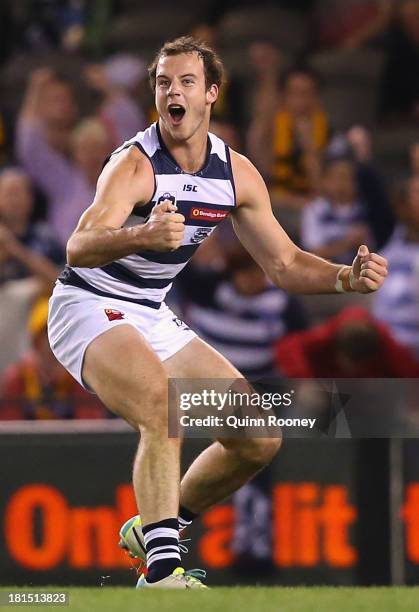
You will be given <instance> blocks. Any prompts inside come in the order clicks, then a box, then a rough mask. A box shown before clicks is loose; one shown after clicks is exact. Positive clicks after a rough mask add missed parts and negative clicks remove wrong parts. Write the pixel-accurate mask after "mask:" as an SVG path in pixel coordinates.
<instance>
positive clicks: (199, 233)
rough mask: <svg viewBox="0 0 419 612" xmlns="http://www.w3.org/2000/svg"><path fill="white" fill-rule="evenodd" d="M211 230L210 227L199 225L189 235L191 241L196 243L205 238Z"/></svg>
mask: <svg viewBox="0 0 419 612" xmlns="http://www.w3.org/2000/svg"><path fill="white" fill-rule="evenodd" d="M211 232H212V227H199V228H198V229H197V230H196V232H195V233H194V234H193V235H192V237H191V242H193V243H194V244H198V243H199V242H202V241H203V240H205V238H206V237H207V236H209V235H210V234H211Z"/></svg>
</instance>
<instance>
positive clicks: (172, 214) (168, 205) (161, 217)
mask: <svg viewBox="0 0 419 612" xmlns="http://www.w3.org/2000/svg"><path fill="white" fill-rule="evenodd" d="M176 210H177V207H176V205H175V204H173V203H172V202H171V201H170V200H164V201H163V202H161V203H160V204H156V205H155V207H154V208H153V210H152V212H151V215H150V217H149V219H148V221H147V222H146V223H145V224H144V225H142V226H140V227H139V232H141V239H142V240H144V241H145V242H146V244H147V249H150V250H151V251H174V250H176V249H178V248H179V247H180V245H181V244H182V242H183V234H184V232H185V217H184V216H183V215H181V214H180V213H177V212H176Z"/></svg>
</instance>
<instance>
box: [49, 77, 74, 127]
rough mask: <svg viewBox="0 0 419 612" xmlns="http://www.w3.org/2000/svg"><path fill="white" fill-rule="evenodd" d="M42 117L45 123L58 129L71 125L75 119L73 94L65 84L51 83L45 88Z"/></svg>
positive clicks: (59, 82)
mask: <svg viewBox="0 0 419 612" xmlns="http://www.w3.org/2000/svg"><path fill="white" fill-rule="evenodd" d="M42 104H43V109H42V112H43V116H44V119H45V121H47V123H50V124H52V125H56V126H59V127H68V126H70V125H72V123H73V122H74V120H75V117H76V103H75V100H74V94H73V92H72V90H71V89H70V87H69V86H68V85H67V84H66V83H62V82H61V81H51V83H48V84H47V85H46V86H45V89H44V97H43V100H42Z"/></svg>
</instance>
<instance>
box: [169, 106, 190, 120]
mask: <svg viewBox="0 0 419 612" xmlns="http://www.w3.org/2000/svg"><path fill="white" fill-rule="evenodd" d="M168 110H169V115H170V117H171V118H172V121H173V123H174V124H175V125H179V123H181V121H182V119H183V117H184V115H185V112H186V110H185V109H184V108H183V106H181V105H180V104H170V105H169V109H168Z"/></svg>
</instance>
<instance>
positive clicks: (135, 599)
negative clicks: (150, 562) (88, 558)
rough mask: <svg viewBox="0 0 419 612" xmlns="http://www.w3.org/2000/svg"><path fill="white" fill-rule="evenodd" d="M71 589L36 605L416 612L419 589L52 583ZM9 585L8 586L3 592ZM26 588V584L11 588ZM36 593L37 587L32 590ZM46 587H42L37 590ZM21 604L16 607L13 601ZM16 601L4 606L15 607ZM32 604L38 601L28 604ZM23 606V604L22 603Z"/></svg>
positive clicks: (188, 611)
mask: <svg viewBox="0 0 419 612" xmlns="http://www.w3.org/2000/svg"><path fill="white" fill-rule="evenodd" d="M47 589H48V590H49V591H54V592H59V591H60V590H62V591H66V592H68V593H69V594H70V605H69V606H41V605H37V606H35V608H32V609H36V610H50V611H51V609H54V610H57V609H58V608H61V609H62V610H63V612H65V610H68V611H69V612H119V611H121V612H131V611H132V612H134V611H136V612H149V611H150V612H154V611H156V612H192V611H193V612H402V611H403V612H415V611H416V610H419V587H417V588H408V587H402V588H329V587H298V588H288V587H282V588H275V587H271V588H265V587H237V588H214V589H211V590H209V591H194V592H193V593H192V591H188V592H182V593H179V592H173V591H153V592H150V591H147V592H146V591H144V590H141V591H135V589H129V588H113V587H104V588H72V587H70V588H68V587H64V588H62V589H60V588H59V587H47V588H46V589H45V590H47ZM5 590H7V587H2V588H1V589H0V592H3V591H5ZM10 590H13V591H14V592H16V591H21V592H22V591H23V590H26V589H22V588H19V589H16V588H11V589H10ZM27 590H28V591H29V590H31V591H32V592H34V590H35V589H31V588H30V587H29V588H28V589H27ZM36 590H40V589H36ZM12 607H14V608H16V606H12ZM12 607H10V606H1V608H2V609H5V610H10V609H12ZM25 607H26V609H28V608H29V607H32V606H25ZM19 609H21V610H22V609H23V608H22V607H21V606H19Z"/></svg>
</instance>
